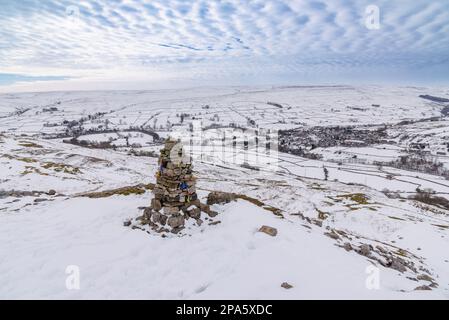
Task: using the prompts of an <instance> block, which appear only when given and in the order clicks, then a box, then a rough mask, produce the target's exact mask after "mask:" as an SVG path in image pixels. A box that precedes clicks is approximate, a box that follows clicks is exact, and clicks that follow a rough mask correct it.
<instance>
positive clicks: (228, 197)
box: [206, 191, 235, 206]
mask: <svg viewBox="0 0 449 320" xmlns="http://www.w3.org/2000/svg"><path fill="white" fill-rule="evenodd" d="M233 200H235V195H234V194H232V193H227V192H219V191H213V192H211V193H209V195H208V196H207V202H206V203H207V205H209V206H211V205H213V204H226V203H229V202H231V201H233Z"/></svg>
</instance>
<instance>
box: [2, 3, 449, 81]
mask: <svg viewBox="0 0 449 320" xmlns="http://www.w3.org/2000/svg"><path fill="white" fill-rule="evenodd" d="M371 4H374V5H377V6H378V7H379V9H380V13H381V15H380V18H381V19H380V28H379V29H377V30H369V29H368V28H366V26H365V9H366V7H367V6H368V5H371ZM0 25H1V28H0V73H3V74H8V75H9V79H13V80H14V75H19V74H20V75H21V76H22V77H24V78H22V79H26V80H29V81H32V80H33V78H32V77H37V78H36V79H37V80H39V77H41V80H42V79H44V76H45V77H48V79H49V80H58V78H57V77H77V78H85V79H89V78H92V77H97V78H98V79H109V80H114V79H128V78H129V79H137V80H146V79H148V80H158V79H160V80H170V79H179V80H185V81H209V80H211V79H212V80H215V81H217V83H219V82H227V83H253V82H254V83H273V82H300V81H305V82H307V81H315V82H319V81H322V79H326V80H330V81H344V82H350V81H353V80H355V81H360V80H373V81H384V80H385V79H388V80H398V81H402V80H410V81H417V82H418V81H419V82H426V81H435V82H438V81H441V82H447V81H448V76H447V75H448V74H449V59H448V57H449V2H448V1H428V0H415V1H408V0H398V1H386V0H376V1H368V0H357V1H356V0H316V1H314V0H291V1H288V0H283V1H280V0H252V1H251V0H247V1H241V0H185V1H184V0H151V1H144V0H97V1H87V0H85V1H68V0H63V1H56V0H41V1H40V0H23V1H15V0H3V1H1V2H0ZM49 76H53V77H56V78H51V77H49ZM4 77H5V76H4ZM18 79H20V77H18ZM61 79H62V78H61ZM13 80H11V81H13ZM11 81H9V82H6V81H5V82H4V83H3V84H5V83H8V84H10V82H11ZM0 84H1V82H0Z"/></svg>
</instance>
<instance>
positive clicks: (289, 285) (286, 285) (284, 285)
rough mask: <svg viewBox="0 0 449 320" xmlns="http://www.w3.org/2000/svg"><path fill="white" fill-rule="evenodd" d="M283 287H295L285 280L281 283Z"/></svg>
mask: <svg viewBox="0 0 449 320" xmlns="http://www.w3.org/2000/svg"><path fill="white" fill-rule="evenodd" d="M281 287H282V288H284V289H291V288H293V286H292V285H291V284H289V283H288V282H283V283H282V284H281Z"/></svg>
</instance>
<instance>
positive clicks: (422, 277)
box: [416, 274, 433, 282]
mask: <svg viewBox="0 0 449 320" xmlns="http://www.w3.org/2000/svg"><path fill="white" fill-rule="evenodd" d="M416 278H417V279H418V280H423V281H429V282H432V281H433V278H432V277H430V276H428V275H427V274H420V275H419V276H417V277H416Z"/></svg>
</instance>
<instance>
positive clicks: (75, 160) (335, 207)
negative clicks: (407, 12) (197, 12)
mask: <svg viewBox="0 0 449 320" xmlns="http://www.w3.org/2000/svg"><path fill="white" fill-rule="evenodd" d="M447 93H448V91H447V90H443V89H428V88H387V89H386V88H381V87H361V88H357V87H295V88H226V89H223V88H220V89H195V90H192V91H180V92H170V91H159V92H156V91H154V92H85V93H84V92H65V93H39V94H5V95H0V165H1V168H2V170H1V171H0V298H38V299H46V298H50V299H56V298H61V299H82V298H87V299H95V298H100V299H102V298H105V299H114V298H118V299H129V298H138V299H223V298H234V299H314V298H325V299H331V298H339V299H340V298H343V299H351V298H355V299H432V298H437V299H448V298H449V251H448V250H446V249H445V248H447V247H448V245H449V210H448V208H447V207H445V204H444V202H441V203H442V204H441V203H430V202H429V201H427V202H426V201H420V200H419V199H418V198H412V196H414V195H415V194H417V192H418V191H417V190H430V189H431V190H432V193H431V197H433V198H431V199H437V198H438V199H439V198H441V199H448V198H449V196H448V194H449V181H448V180H447V179H445V178H444V177H443V176H441V175H435V174H432V172H431V171H429V170H427V169H426V170H427V171H426V170H424V169H423V170H421V171H420V170H415V169H413V168H412V169H413V170H412V169H410V170H408V169H406V168H402V167H393V166H388V165H387V164H384V165H380V164H379V162H380V161H382V163H387V161H390V162H391V161H394V160H395V159H400V158H401V157H402V156H408V155H410V154H412V152H413V151H412V150H411V147H410V145H411V144H413V143H416V141H417V140H419V139H422V140H419V141H422V142H425V143H427V144H429V149H431V150H430V151H429V152H428V153H427V156H426V157H433V158H432V161H434V162H435V163H436V162H438V163H443V166H445V165H446V164H447V162H446V161H445V159H446V157H447V156H445V155H442V154H437V153H436V152H437V151H435V152H434V151H432V150H437V149H435V148H436V147H435V146H436V145H439V146H440V145H442V144H444V143H447V142H448V141H447V139H446V137H447V135H445V134H444V132H445V131H446V128H447V126H446V125H447V121H446V118H444V117H442V118H440V119H438V120H435V119H434V120H433V121H432V122H430V121H429V122H421V120H423V119H427V118H435V117H440V116H441V109H442V108H443V106H442V105H440V104H438V103H433V102H429V101H426V100H423V99H421V98H419V95H422V94H433V95H436V96H444V95H445V94H446V95H447ZM331 110H332V111H331ZM331 112H333V113H331ZM181 115H182V116H181ZM181 118H182V120H181ZM194 118H195V119H194ZM80 119H84V120H83V121H80ZM195 120H201V121H202V123H203V126H204V127H205V128H207V127H210V126H211V125H215V126H223V127H232V125H231V124H233V125H236V126H240V127H246V128H254V127H258V128H269V129H292V128H297V127H301V128H308V127H312V126H331V125H345V124H348V125H349V124H350V125H356V126H365V125H374V124H375V125H379V126H383V125H386V124H388V125H389V126H390V127H388V128H387V134H388V137H389V139H390V140H391V141H387V142H388V143H387V144H385V143H384V144H376V143H373V144H368V145H364V146H350V147H348V146H344V145H335V146H332V147H318V148H315V149H313V150H310V151H308V152H311V153H314V154H316V155H321V158H319V157H317V158H313V157H307V158H306V157H304V156H301V155H299V154H297V155H295V154H292V153H282V152H281V153H279V157H278V158H277V159H275V160H276V161H277V167H276V170H273V169H272V168H268V167H261V168H254V167H251V166H242V165H238V164H232V163H229V162H228V161H225V159H223V158H220V157H219V156H217V158H215V159H214V160H215V161H212V162H211V161H198V160H197V161H195V162H194V163H193V165H194V173H195V175H196V176H197V178H198V181H197V188H198V192H199V195H200V197H201V198H202V199H205V198H206V197H207V195H208V193H209V192H211V191H223V192H230V193H233V194H234V195H235V196H236V199H237V200H236V201H233V202H230V203H228V204H222V205H214V208H213V209H214V210H215V211H218V212H219V215H218V216H217V217H216V218H214V222H212V221H208V220H206V221H205V223H203V224H202V225H201V226H200V227H198V226H194V225H193V224H192V225H188V227H187V228H186V229H184V230H183V231H182V232H181V233H180V234H179V235H176V236H175V235H170V236H167V237H161V235H160V234H155V233H152V234H148V233H147V232H145V231H142V230H139V229H138V228H134V229H133V228H131V227H125V226H124V222H125V221H127V220H129V219H135V218H136V217H138V216H139V215H141V213H142V208H143V207H145V206H148V205H149V203H150V200H151V198H152V194H151V189H152V184H153V183H154V182H155V174H156V171H157V169H158V165H157V158H156V157H155V156H157V154H158V152H159V150H160V149H161V145H160V141H159V140H157V139H156V138H155V137H156V136H155V135H154V134H157V135H158V136H160V137H165V136H167V135H168V134H169V133H170V132H173V131H175V130H177V129H179V127H182V126H187V125H188V124H189V123H190V122H191V121H195ZM404 120H407V121H409V122H407V123H404V124H399V123H400V122H401V121H404ZM72 121H75V122H76V124H75V123H74V124H73V125H71V124H70V123H71V122H72ZM415 121H416V122H415ZM76 128H81V130H82V132H81V131H80V132H78V134H81V135H80V136H79V140H85V141H87V142H86V143H84V144H83V143H79V141H78V142H77V143H71V142H70V141H68V140H69V139H71V137H72V134H73V133H74V132H73V130H74V129H76ZM89 129H95V130H90V131H89ZM63 141H64V142H63ZM101 143H103V144H102V145H101ZM104 143H109V144H107V145H104ZM100 145H101V146H102V147H101V148H100V147H99V146H100ZM432 148H433V149H432ZM438 150H440V149H438ZM438 152H440V153H441V152H442V151H441V150H440V151H438ZM413 154H414V153H413ZM420 154H421V153H420ZM308 155H310V153H308ZM354 156H357V157H354ZM426 159H427V158H426ZM376 161H377V162H376ZM426 161H427V160H426ZM392 163H393V162H392ZM426 163H427V162H426ZM324 168H325V169H326V171H327V173H325V170H324ZM438 168H439V170H443V169H441V168H440V167H438ZM418 169H421V168H418ZM418 194H420V193H418ZM421 200H422V199H421ZM442 201H443V200H442ZM263 225H265V226H270V227H273V228H276V229H277V231H278V233H277V235H276V236H274V237H272V236H269V235H267V234H265V233H263V232H259V231H258V230H259V229H260V227H261V226H263ZM69 266H76V267H77V268H79V280H80V288H79V290H77V289H76V290H69V289H68V288H67V286H66V281H67V278H68V277H70V274H67V273H66V271H67V267H69ZM284 282H286V283H288V284H290V285H291V286H292V288H290V289H286V288H284V287H281V284H282V283H284Z"/></svg>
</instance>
